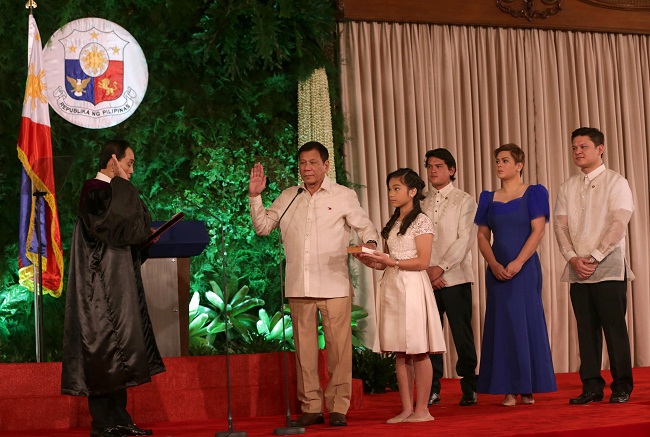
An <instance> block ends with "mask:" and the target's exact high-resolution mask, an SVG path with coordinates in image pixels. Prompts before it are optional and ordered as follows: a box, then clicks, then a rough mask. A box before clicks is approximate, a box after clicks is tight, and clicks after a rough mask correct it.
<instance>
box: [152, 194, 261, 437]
mask: <svg viewBox="0 0 650 437" xmlns="http://www.w3.org/2000/svg"><path fill="white" fill-rule="evenodd" d="M160 187H161V188H162V189H164V190H167V191H169V192H170V193H173V194H175V195H176V196H178V197H179V198H180V199H181V200H183V201H184V202H187V203H189V204H190V205H192V206H194V207H195V208H196V209H198V210H199V211H201V212H203V213H204V214H205V215H209V216H210V217H212V218H213V219H215V221H216V222H217V223H218V225H219V227H220V228H221V281H222V284H221V290H223V292H224V294H225V296H224V297H225V301H226V304H228V302H230V298H229V296H228V287H227V285H226V236H225V228H224V223H223V222H222V221H221V220H219V218H218V217H217V216H216V215H214V214H213V213H212V212H210V211H208V210H206V209H205V208H202V207H201V206H200V205H197V204H196V203H194V202H192V201H191V200H190V199H188V198H187V197H186V196H184V195H183V194H182V193H179V192H178V191H177V190H174V189H173V188H170V187H168V186H167V185H163V184H160ZM228 306H229V305H226V307H225V312H224V315H225V319H226V320H229V315H228V313H229V312H230V311H229V310H228ZM230 329H231V328H228V323H226V403H227V405H228V431H223V432H215V433H214V436H215V437H246V436H247V435H248V434H247V433H246V431H235V427H234V423H233V418H232V399H231V394H230V393H231V383H230V352H229V351H230V344H229V343H230V334H229V330H230Z"/></svg>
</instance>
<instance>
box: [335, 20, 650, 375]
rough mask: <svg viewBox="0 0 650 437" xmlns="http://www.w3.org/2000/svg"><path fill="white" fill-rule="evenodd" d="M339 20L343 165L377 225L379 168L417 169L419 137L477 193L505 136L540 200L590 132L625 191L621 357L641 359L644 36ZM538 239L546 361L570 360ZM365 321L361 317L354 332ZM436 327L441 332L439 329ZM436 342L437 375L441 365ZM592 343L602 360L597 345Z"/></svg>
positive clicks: (566, 315) (649, 303) (647, 301)
mask: <svg viewBox="0 0 650 437" xmlns="http://www.w3.org/2000/svg"><path fill="white" fill-rule="evenodd" d="M340 31H341V65H342V75H341V81H342V94H343V98H342V100H343V110H344V111H345V115H346V122H347V135H346V138H347V140H346V146H345V152H346V165H347V170H348V171H349V173H350V180H351V181H352V182H353V183H356V184H359V186H360V187H361V188H360V189H359V192H360V200H361V202H362V205H363V206H364V207H365V208H366V209H367V210H368V212H369V214H370V217H371V219H372V220H373V222H374V223H375V224H376V225H377V227H378V228H380V229H381V227H382V226H383V225H384V224H385V223H386V221H387V220H388V218H389V217H390V213H391V210H390V206H389V203H388V200H387V196H388V193H387V190H386V184H385V179H386V175H387V174H388V173H390V172H391V171H393V170H395V169H397V168H399V167H411V168H412V169H414V170H416V171H418V172H419V173H420V175H421V176H422V177H423V179H425V180H426V171H425V168H424V154H425V152H426V151H427V150H430V149H434V148H436V147H446V148H448V149H449V150H450V151H451V152H452V153H453V154H454V155H455V157H456V160H457V163H458V173H457V181H456V184H457V186H458V187H459V188H461V189H463V190H465V191H467V192H468V193H470V194H471V195H472V196H474V197H475V198H476V199H478V196H479V194H480V193H481V191H482V190H495V189H497V188H499V180H498V178H497V177H496V173H495V171H494V159H493V155H492V153H493V150H494V149H495V148H497V147H498V146H499V145H501V144H504V143H509V142H512V143H516V144H518V145H520V146H521V147H522V149H523V150H524V151H525V152H526V164H525V167H524V172H523V177H524V181H525V182H527V183H530V184H536V183H540V184H543V185H544V186H546V187H547V188H548V190H549V193H550V198H551V211H552V210H553V208H554V204H555V198H556V196H557V192H558V190H559V187H560V185H561V184H562V182H563V181H564V180H566V179H567V178H568V177H570V176H571V175H573V174H576V173H577V172H578V171H579V169H578V168H577V167H575V166H574V165H573V162H572V160H571V139H570V135H571V132H572V131H573V130H574V129H576V128H578V127H581V126H592V127H597V128H599V129H601V130H602V131H603V132H604V134H605V154H604V160H605V164H606V166H607V167H608V168H611V169H613V170H615V171H618V172H620V173H621V174H622V175H623V176H625V177H626V178H627V179H628V181H629V182H630V187H631V189H632V192H633V195H634V201H635V205H636V211H635V212H634V214H633V216H632V221H631V223H630V226H629V229H628V231H629V232H628V254H627V256H628V260H629V262H630V264H631V267H632V270H633V271H634V273H635V274H636V276H637V279H636V280H635V281H633V282H632V283H631V284H630V286H629V289H628V290H629V293H628V328H629V332H630V341H631V346H632V353H633V362H634V365H635V366H648V365H650V324H648V323H647V320H648V318H649V316H650V297H649V296H648V286H649V282H650V277H649V273H648V262H649V261H648V260H650V244H649V243H648V238H647V235H648V233H649V230H650V226H649V225H650V205H649V203H650V202H649V198H648V173H649V171H650V164H649V159H648V150H649V148H650V140H649V139H648V131H650V44H649V40H650V37H648V36H642V35H620V34H604V33H584V32H566V31H549V30H538V29H506V28H477V27H460V26H442V25H427V24H404V23H369V22H354V21H352V22H345V23H341V24H340ZM538 252H539V255H540V259H541V262H542V271H543V275H544V286H543V302H544V308H545V312H546V320H547V323H548V330H549V338H550V341H551V351H552V355H553V363H554V366H555V371H556V372H569V371H571V372H573V371H577V370H578V366H579V356H578V344H577V334H576V328H575V317H574V315H573V309H572V308H571V302H570V299H569V293H568V284H565V283H562V282H560V275H561V273H562V269H563V268H564V264H565V261H564V259H563V258H562V256H561V255H560V253H559V250H558V248H557V244H556V242H555V237H554V235H553V230H552V225H551V224H549V225H547V228H546V234H545V236H544V238H543V240H542V242H541V244H540V246H539V250H538ZM472 254H473V257H474V274H475V284H474V288H473V309H474V318H473V327H474V333H475V337H476V339H477V350H478V351H479V352H480V345H481V338H482V335H481V334H482V326H483V320H484V312H485V273H484V272H485V263H484V260H483V258H482V257H481V256H480V255H479V253H478V250H477V248H476V246H475V247H474V249H473V250H472ZM358 271H359V272H360V274H359V277H360V282H359V284H360V290H361V292H358V293H357V297H356V299H357V302H358V303H360V304H362V305H364V306H365V307H366V308H367V309H368V310H369V312H370V313H371V318H372V316H373V315H374V310H373V308H374V287H375V284H376V280H377V279H378V278H377V277H373V275H375V273H372V272H370V271H369V270H368V269H365V268H363V266H361V265H359V268H358ZM373 335H374V322H373V321H372V320H370V322H369V323H368V326H367V327H366V342H367V343H371V342H372V336H373ZM445 335H446V337H445V338H446V340H447V342H448V345H450V346H451V345H452V344H453V341H452V338H451V335H450V334H449V332H447V329H446V333H445ZM449 349H450V352H449V353H448V354H447V355H446V358H445V360H446V361H445V364H446V366H445V373H446V375H445V376H454V365H453V364H455V361H456V355H455V349H454V348H453V347H450V348H449ZM603 357H604V360H603V363H604V364H603V365H604V367H608V361H607V359H606V351H604V352H603Z"/></svg>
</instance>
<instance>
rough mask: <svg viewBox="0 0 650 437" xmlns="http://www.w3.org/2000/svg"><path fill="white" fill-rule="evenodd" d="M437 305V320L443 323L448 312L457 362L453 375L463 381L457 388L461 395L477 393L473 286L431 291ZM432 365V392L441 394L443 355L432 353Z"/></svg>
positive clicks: (469, 284)
mask: <svg viewBox="0 0 650 437" xmlns="http://www.w3.org/2000/svg"><path fill="white" fill-rule="evenodd" d="M434 294H435V296H436V304H437V305H438V312H439V313H440V321H441V322H442V323H444V317H443V316H444V314H445V313H447V320H448V321H449V328H450V329H451V335H452V337H453V338H454V344H455V345H456V352H457V353H458V362H457V363H456V373H457V374H458V376H460V377H461V378H462V379H461V380H460V388H461V390H462V391H463V393H466V394H471V393H474V392H476V381H477V379H478V377H477V376H476V373H475V372H476V363H477V360H476V347H475V345H474V331H473V330H472V284H471V283H469V282H468V283H465V284H460V285H453V286H451V287H445V288H443V289H441V290H434ZM429 358H431V365H432V366H433V380H432V382H431V393H440V378H442V375H443V370H444V364H443V360H442V354H431V355H429Z"/></svg>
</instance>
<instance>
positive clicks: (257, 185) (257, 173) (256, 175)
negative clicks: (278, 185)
mask: <svg viewBox="0 0 650 437" xmlns="http://www.w3.org/2000/svg"><path fill="white" fill-rule="evenodd" d="M264 188H266V176H265V175H264V167H262V164H260V163H259V162H257V163H255V165H254V166H253V168H252V169H251V179H250V181H249V182H248V195H249V196H250V197H256V196H259V195H260V194H262V191H264Z"/></svg>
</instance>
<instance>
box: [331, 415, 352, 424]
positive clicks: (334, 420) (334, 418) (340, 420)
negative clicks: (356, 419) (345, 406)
mask: <svg viewBox="0 0 650 437" xmlns="http://www.w3.org/2000/svg"><path fill="white" fill-rule="evenodd" d="M347 425H348V421H347V420H346V419H345V414H343V413H330V426H347Z"/></svg>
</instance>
